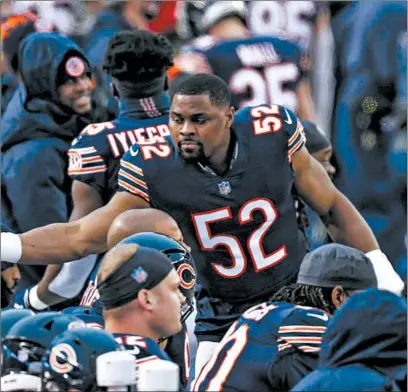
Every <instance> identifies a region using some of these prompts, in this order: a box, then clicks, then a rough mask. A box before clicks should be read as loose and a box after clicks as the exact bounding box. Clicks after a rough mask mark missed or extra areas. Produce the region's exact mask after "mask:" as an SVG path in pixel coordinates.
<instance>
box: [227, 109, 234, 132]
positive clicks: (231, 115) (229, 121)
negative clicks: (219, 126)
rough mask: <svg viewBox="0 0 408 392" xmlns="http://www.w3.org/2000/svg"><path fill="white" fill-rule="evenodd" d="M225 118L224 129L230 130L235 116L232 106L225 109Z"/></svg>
mask: <svg viewBox="0 0 408 392" xmlns="http://www.w3.org/2000/svg"><path fill="white" fill-rule="evenodd" d="M225 116H226V117H227V122H226V127H227V128H231V126H232V122H233V121H234V116H235V109H234V107H233V106H230V107H229V108H228V109H227V111H226V112H225Z"/></svg>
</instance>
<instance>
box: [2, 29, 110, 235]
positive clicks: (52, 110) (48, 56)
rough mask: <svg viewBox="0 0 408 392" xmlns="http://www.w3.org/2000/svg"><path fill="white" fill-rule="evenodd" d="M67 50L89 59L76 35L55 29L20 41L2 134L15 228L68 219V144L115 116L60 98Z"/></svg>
mask: <svg viewBox="0 0 408 392" xmlns="http://www.w3.org/2000/svg"><path fill="white" fill-rule="evenodd" d="M68 52H70V53H73V54H74V55H77V56H80V57H82V58H83V59H84V60H85V61H86V63H88V61H87V59H86V58H85V57H84V55H83V53H82V52H81V50H80V49H79V47H78V46H77V45H76V44H75V43H74V42H73V41H72V40H70V39H69V38H66V37H63V36H61V35H59V34H57V33H33V34H31V35H30V36H28V37H27V38H25V39H24V41H23V42H22V43H21V45H20V57H19V58H20V73H21V77H22V80H23V83H22V84H20V86H19V88H18V90H17V91H16V92H15V94H14V96H13V98H12V101H11V103H10V105H9V106H8V108H7V110H6V112H5V113H4V116H3V119H2V134H1V152H2V155H1V174H2V184H1V185H2V194H1V196H2V203H1V211H2V219H3V220H4V222H5V223H6V224H7V225H8V226H9V227H10V228H11V229H12V230H14V231H15V232H17V233H19V232H25V231H27V230H31V229H33V228H36V227H40V226H44V225H47V224H50V223H55V222H64V221H67V219H68V217H69V214H70V210H71V201H70V191H71V180H70V178H69V176H68V175H67V164H68V158H67V150H68V149H69V147H70V145H71V142H72V140H73V139H74V138H75V137H76V136H77V135H78V134H79V133H80V132H81V131H82V130H83V129H84V128H85V127H86V126H87V125H89V124H90V123H94V122H100V121H108V120H110V119H111V118H112V117H113V115H112V113H111V112H110V111H109V109H108V108H107V107H104V108H103V110H101V107H100V106H101V105H100V104H97V103H96V102H93V111H92V112H91V113H90V114H86V115H79V114H77V113H75V112H73V111H72V109H70V108H67V107H65V106H63V105H62V104H61V103H60V102H59V99H58V86H57V80H56V79H57V72H58V67H59V66H60V64H61V63H62V61H63V60H64V57H65V56H66V55H67V53H68ZM88 66H89V63H88ZM96 112H97V113H101V112H104V114H103V116H100V117H99V118H98V116H97V115H95V113H96Z"/></svg>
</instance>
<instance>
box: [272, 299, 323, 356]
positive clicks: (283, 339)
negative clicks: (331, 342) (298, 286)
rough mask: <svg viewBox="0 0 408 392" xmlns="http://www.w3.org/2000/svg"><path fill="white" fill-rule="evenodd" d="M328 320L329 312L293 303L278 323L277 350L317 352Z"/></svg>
mask: <svg viewBox="0 0 408 392" xmlns="http://www.w3.org/2000/svg"><path fill="white" fill-rule="evenodd" d="M329 322H330V316H329V314H328V313H326V312H325V311H323V310H321V309H317V308H312V307H306V306H298V305H293V306H292V308H291V309H290V311H289V312H287V313H286V314H285V317H283V318H282V320H281V322H280V324H279V328H278V340H279V344H278V350H279V351H283V350H286V349H289V348H294V349H296V350H299V351H303V352H308V353H318V352H319V351H320V346H321V343H322V338H323V334H324V333H325V332H326V329H327V326H328V324H329Z"/></svg>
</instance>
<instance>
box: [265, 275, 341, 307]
mask: <svg viewBox="0 0 408 392" xmlns="http://www.w3.org/2000/svg"><path fill="white" fill-rule="evenodd" d="M332 291H333V289H332V288H328V287H318V286H309V285H307V284H301V283H293V284H291V285H289V286H284V287H282V288H281V289H280V290H278V291H277V292H276V293H275V295H274V296H273V297H272V301H276V302H288V303H290V304H293V305H299V306H310V307H312V308H317V309H321V310H324V311H325V312H327V313H330V314H333V313H334V311H335V310H336V307H335V306H334V305H333V303H332V300H331V293H332Z"/></svg>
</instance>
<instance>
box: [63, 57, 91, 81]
mask: <svg viewBox="0 0 408 392" xmlns="http://www.w3.org/2000/svg"><path fill="white" fill-rule="evenodd" d="M85 68H86V67H85V61H84V60H82V59H81V58H80V57H77V56H74V57H70V58H69V59H68V60H67V62H66V63H65V71H66V72H67V74H68V75H69V76H71V77H73V78H77V77H79V76H81V75H82V74H83V73H84V72H85Z"/></svg>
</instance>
